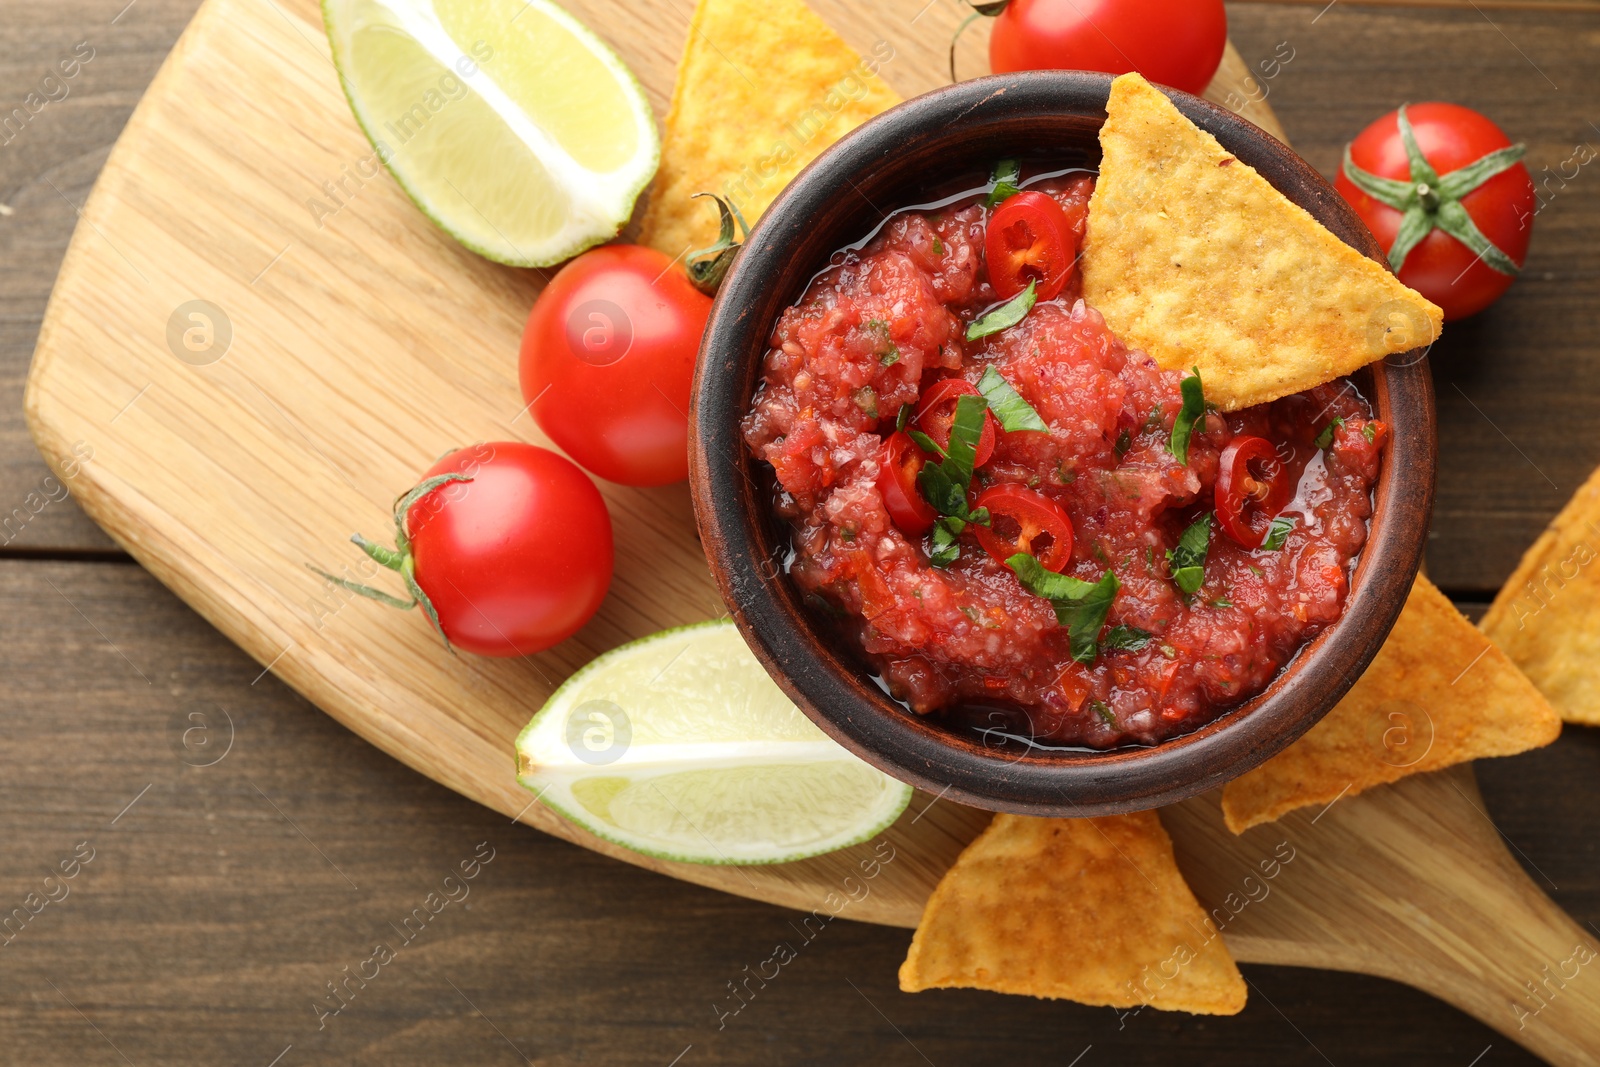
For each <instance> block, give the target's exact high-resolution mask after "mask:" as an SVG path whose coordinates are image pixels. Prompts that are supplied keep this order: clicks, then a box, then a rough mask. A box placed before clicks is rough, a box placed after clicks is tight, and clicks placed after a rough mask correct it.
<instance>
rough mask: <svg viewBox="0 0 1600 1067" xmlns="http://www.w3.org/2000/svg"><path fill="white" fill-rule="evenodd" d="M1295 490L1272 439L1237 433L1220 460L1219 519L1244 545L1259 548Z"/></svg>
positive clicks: (1217, 492)
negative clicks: (1239, 435)
mask: <svg viewBox="0 0 1600 1067" xmlns="http://www.w3.org/2000/svg"><path fill="white" fill-rule="evenodd" d="M1294 490H1295V485H1294V481H1293V479H1291V478H1290V477H1289V472H1288V470H1287V469H1286V468H1285V467H1284V465H1283V460H1282V458H1281V457H1279V455H1278V452H1277V450H1276V449H1275V448H1274V447H1273V445H1272V442H1270V441H1268V440H1267V439H1266V438H1264V437H1248V436H1246V437H1235V438H1234V439H1233V441H1232V442H1231V443H1230V444H1229V445H1228V447H1227V448H1224V449H1223V450H1222V456H1221V457H1220V459H1219V460H1218V463H1217V485H1216V502H1217V522H1218V523H1219V524H1221V526H1222V530H1223V532H1224V533H1226V534H1227V535H1228V536H1229V537H1231V538H1233V539H1234V540H1235V541H1236V542H1238V543H1239V544H1241V545H1243V546H1244V547H1245V548H1260V547H1261V543H1262V542H1263V541H1265V540H1266V539H1267V534H1268V533H1269V532H1270V531H1271V529H1272V520H1273V519H1275V518H1277V517H1278V513H1279V512H1281V511H1282V510H1283V508H1284V505H1285V504H1287V503H1289V499H1290V498H1291V497H1292V496H1293V495H1294Z"/></svg>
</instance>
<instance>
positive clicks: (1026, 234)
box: [983, 190, 1077, 300]
mask: <svg viewBox="0 0 1600 1067" xmlns="http://www.w3.org/2000/svg"><path fill="white" fill-rule="evenodd" d="M1076 247H1077V241H1076V240H1075V239H1074V234H1073V232H1072V222H1071V220H1070V219H1068V218H1067V213H1066V211H1064V210H1062V207H1061V205H1060V204H1059V203H1057V201H1056V198H1055V197H1053V196H1048V195H1046V194H1044V193H1038V192H1033V191H1032V190H1025V191H1023V192H1020V193H1013V194H1012V195H1010V196H1008V197H1007V198H1006V199H1005V200H1004V202H1002V203H1001V204H1000V206H999V207H997V208H995V210H994V214H992V215H990V216H989V224H988V226H987V228H986V229H985V230H984V237H983V249H984V254H985V256H986V259H987V262H988V266H989V284H990V285H993V286H994V291H995V293H996V294H997V295H998V296H999V297H1000V299H1002V300H1010V299H1011V298H1012V297H1014V296H1016V295H1017V294H1018V293H1020V292H1022V291H1023V290H1024V289H1026V288H1027V287H1028V283H1029V282H1030V281H1031V282H1036V283H1038V284H1037V288H1036V289H1035V290H1034V292H1035V294H1036V296H1037V298H1038V299H1040V300H1051V299H1053V298H1054V297H1055V296H1056V295H1057V294H1058V293H1060V292H1061V290H1062V288H1063V287H1064V286H1065V285H1066V284H1067V279H1069V278H1071V277H1072V269H1073V267H1074V266H1075V265H1076V264H1077V257H1076V256H1074V255H1073V252H1074V250H1075V249H1076Z"/></svg>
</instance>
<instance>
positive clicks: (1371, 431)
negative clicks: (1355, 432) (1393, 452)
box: [1361, 422, 1378, 445]
mask: <svg viewBox="0 0 1600 1067" xmlns="http://www.w3.org/2000/svg"><path fill="white" fill-rule="evenodd" d="M1361 436H1362V437H1365V438H1366V439H1367V444H1369V445H1370V444H1371V443H1372V442H1374V441H1376V440H1377V439H1378V428H1377V427H1376V426H1374V425H1373V424H1372V423H1370V422H1369V423H1367V424H1366V425H1365V426H1363V427H1361Z"/></svg>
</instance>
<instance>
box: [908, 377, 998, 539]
mask: <svg viewBox="0 0 1600 1067" xmlns="http://www.w3.org/2000/svg"><path fill="white" fill-rule="evenodd" d="M988 408H989V403H988V401H986V400H984V398H983V397H981V396H972V395H970V394H969V395H967V396H963V397H961V398H960V399H959V400H957V401H956V413H955V419H954V420H953V421H952V422H951V423H950V443H949V446H948V447H946V448H943V449H941V448H940V447H939V446H938V444H937V443H936V442H935V441H934V440H933V439H932V438H930V437H929V436H928V435H927V434H924V433H921V432H919V431H915V430H914V431H912V433H911V439H912V440H913V441H916V442H917V444H918V445H919V446H921V447H922V448H924V449H926V450H927V451H930V452H933V453H935V454H936V455H939V456H940V457H942V458H941V460H940V462H938V463H924V464H923V465H922V471H921V473H920V474H918V475H917V485H919V486H920V487H921V488H922V495H923V496H925V497H927V499H928V503H930V504H932V505H933V506H934V508H935V509H936V510H937V511H938V512H939V514H940V515H941V516H942V518H940V519H939V521H938V523H936V524H935V525H934V528H933V551H932V552H931V553H929V555H928V562H929V563H931V564H933V565H934V566H935V567H948V566H950V564H952V563H954V562H955V561H956V558H957V557H958V556H960V554H961V545H960V544H959V542H958V538H960V536H961V533H962V531H963V530H965V529H966V528H967V524H968V523H969V522H976V523H978V524H979V525H988V522H989V515H988V512H987V511H985V510H984V509H982V508H979V509H978V511H976V512H970V511H968V510H967V490H968V489H969V488H970V487H971V486H972V466H973V461H974V460H975V459H976V458H977V448H978V439H979V438H980V437H981V436H982V435H983V421H984V418H985V416H986V414H987V412H988Z"/></svg>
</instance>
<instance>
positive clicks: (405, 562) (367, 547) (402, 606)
mask: <svg viewBox="0 0 1600 1067" xmlns="http://www.w3.org/2000/svg"><path fill="white" fill-rule="evenodd" d="M470 481H472V478H471V477H470V476H468V475H465V474H436V475H434V476H433V477H432V478H424V479H423V480H422V481H421V482H419V483H417V484H416V485H414V486H412V487H411V488H410V489H409V490H407V491H406V492H404V493H402V494H401V495H400V496H399V497H397V498H395V502H394V543H395V547H394V548H385V547H384V546H383V545H380V544H378V543H377V542H375V541H369V540H367V539H366V538H365V537H363V536H362V535H361V534H358V533H357V534H351V535H350V540H351V541H352V542H354V543H355V544H356V545H357V546H358V547H359V548H360V549H361V551H363V552H365V553H366V554H367V555H368V556H369V557H370V558H371V559H372V561H373V562H374V563H377V564H378V565H379V566H381V567H386V568H388V569H389V570H392V571H395V572H397V573H398V574H399V575H400V580H401V581H403V582H404V583H405V587H406V592H407V593H409V594H411V599H410V600H401V599H400V598H399V597H397V596H393V595H391V594H389V593H385V592H384V591H383V590H381V589H374V588H373V587H372V586H370V585H362V584H361V583H359V582H352V581H349V580H347V579H344V578H335V577H334V576H333V575H331V574H329V573H328V572H327V571H325V570H322V569H321V568H319V567H314V566H312V565H311V564H309V563H307V564H306V569H307V570H309V571H311V572H312V573H313V574H317V575H320V576H322V577H323V578H326V579H327V580H328V581H330V582H332V583H333V584H334V585H336V586H338V587H339V588H340V589H345V590H348V591H349V592H352V593H356V594H359V595H360V596H364V597H366V598H368V599H369V600H376V601H377V602H378V603H380V604H386V605H388V606H389V607H391V608H396V609H398V610H400V611H410V610H411V609H412V608H414V607H417V606H418V605H421V607H422V613H423V614H424V615H426V616H427V617H428V621H429V622H430V623H432V624H433V629H434V631H435V632H436V633H438V635H439V638H440V639H441V640H442V641H444V647H445V648H446V649H447V650H448V651H449V652H450V654H451V655H455V651H456V650H455V647H454V646H453V645H451V644H450V638H449V637H448V636H447V635H446V634H445V632H444V627H443V626H441V625H440V624H439V613H438V612H437V611H435V610H434V607H433V601H431V600H429V599H428V594H427V593H425V592H423V591H422V586H420V585H418V584H417V559H416V557H415V556H414V555H412V553H411V535H410V534H409V533H408V532H407V530H406V525H407V523H408V521H409V520H410V518H411V509H412V508H414V507H415V506H416V505H417V502H418V501H419V500H421V499H422V498H423V497H425V496H427V495H428V494H429V493H431V492H433V491H434V490H435V489H437V488H439V487H440V486H441V485H448V484H450V483H451V482H470Z"/></svg>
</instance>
